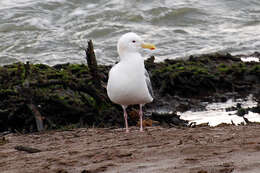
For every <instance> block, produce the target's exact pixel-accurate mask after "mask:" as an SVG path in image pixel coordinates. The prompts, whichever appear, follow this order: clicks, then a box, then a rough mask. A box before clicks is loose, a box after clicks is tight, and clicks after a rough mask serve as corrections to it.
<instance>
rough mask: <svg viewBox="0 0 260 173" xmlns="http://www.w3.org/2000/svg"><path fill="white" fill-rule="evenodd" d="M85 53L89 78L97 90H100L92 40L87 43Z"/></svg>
mask: <svg viewBox="0 0 260 173" xmlns="http://www.w3.org/2000/svg"><path fill="white" fill-rule="evenodd" d="M85 52H86V59H87V63H88V67H89V70H90V73H91V76H92V77H93V78H94V81H93V82H94V84H95V86H96V87H97V88H101V79H100V76H99V74H98V66H97V60H96V55H95V52H94V46H93V42H92V40H89V41H88V48H87V49H85Z"/></svg>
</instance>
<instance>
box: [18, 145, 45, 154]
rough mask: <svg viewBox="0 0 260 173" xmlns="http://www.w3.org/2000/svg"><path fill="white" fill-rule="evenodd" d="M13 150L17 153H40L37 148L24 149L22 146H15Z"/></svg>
mask: <svg viewBox="0 0 260 173" xmlns="http://www.w3.org/2000/svg"><path fill="white" fill-rule="evenodd" d="M14 149H16V150H18V151H25V152H27V153H39V152H41V150H39V149H37V148H31V147H26V146H22V145H18V146H15V147H14Z"/></svg>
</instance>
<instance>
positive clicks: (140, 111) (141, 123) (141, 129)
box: [139, 105, 143, 132]
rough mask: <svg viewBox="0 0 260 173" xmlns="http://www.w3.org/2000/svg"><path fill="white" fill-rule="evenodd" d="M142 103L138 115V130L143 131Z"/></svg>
mask: <svg viewBox="0 0 260 173" xmlns="http://www.w3.org/2000/svg"><path fill="white" fill-rule="evenodd" d="M142 107H143V105H140V110H139V116H140V132H143V108H142Z"/></svg>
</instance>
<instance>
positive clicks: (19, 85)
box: [0, 53, 260, 131]
mask: <svg viewBox="0 0 260 173" xmlns="http://www.w3.org/2000/svg"><path fill="white" fill-rule="evenodd" d="M145 63H146V68H147V70H148V71H149V72H150V78H151V81H152V85H153V88H154V92H155V93H156V95H157V96H158V97H164V96H167V97H172V96H180V97H185V98H186V97H187V98H191V97H202V96H205V95H212V94H213V93H217V94H222V93H225V92H232V91H239V92H250V90H252V89H254V87H255V86H256V84H259V82H260V65H259V63H243V62H241V61H240V60H239V59H238V58H236V57H234V56H231V55H230V54H225V55H221V54H218V53H216V54H207V55H201V56H196V57H195V56H191V57H190V58H189V60H187V61H185V60H166V61H165V62H160V63H153V60H151V59H148V60H147V61H146V62H145ZM29 68H30V70H29V71H28V70H27V69H26V64H23V63H15V64H11V65H7V66H3V67H0V97H1V99H2V101H1V102H0V110H5V111H4V112H3V113H1V112H0V127H1V128H0V131H4V130H8V129H11V130H18V131H24V130H25V131H34V130H35V129H36V125H35V120H34V118H33V115H32V112H31V111H30V110H29V109H28V106H27V103H28V101H31V102H32V103H33V104H34V105H36V106H37V108H38V110H39V112H40V113H41V115H42V116H43V118H44V124H45V128H47V129H52V128H63V127H64V129H70V127H73V126H75V124H76V125H77V127H78V126H79V127H92V126H95V127H111V126H123V124H124V123H123V121H124V120H123V117H122V110H121V107H120V106H118V105H115V104H113V103H111V101H110V100H109V99H108V97H107V94H106V88H105V84H106V83H107V79H108V71H109V69H110V68H111V66H104V65H100V66H98V73H99V74H98V75H99V76H100V79H101V83H102V87H101V88H100V87H97V86H96V83H95V80H96V78H94V77H93V76H92V75H91V73H90V70H89V68H88V67H87V66H86V65H85V64H58V65H55V66H53V67H51V66H48V65H45V64H29ZM245 88H246V90H245ZM131 123H132V124H135V123H136V122H131V121H129V124H130V125H131Z"/></svg>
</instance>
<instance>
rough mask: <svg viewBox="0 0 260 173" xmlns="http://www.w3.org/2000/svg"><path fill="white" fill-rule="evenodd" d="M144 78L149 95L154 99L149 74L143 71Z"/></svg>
mask: <svg viewBox="0 0 260 173" xmlns="http://www.w3.org/2000/svg"><path fill="white" fill-rule="evenodd" d="M144 76H145V82H146V85H147V88H148V91H149V94H150V95H151V96H152V97H153V98H154V94H153V87H152V84H151V80H150V77H149V73H148V72H147V70H146V69H144Z"/></svg>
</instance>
